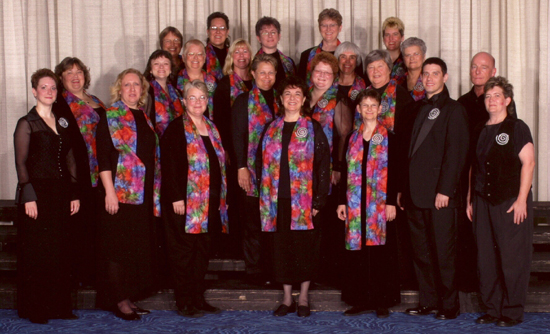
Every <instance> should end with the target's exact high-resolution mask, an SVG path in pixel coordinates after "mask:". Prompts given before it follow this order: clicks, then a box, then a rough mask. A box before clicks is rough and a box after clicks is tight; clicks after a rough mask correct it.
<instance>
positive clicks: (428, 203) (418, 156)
mask: <svg viewBox="0 0 550 334" xmlns="http://www.w3.org/2000/svg"><path fill="white" fill-rule="evenodd" d="M435 109H438V110H439V113H438V115H437V116H436V117H433V116H434V115H435V114H437V112H436V111H435ZM430 115H431V117H430ZM430 118H431V119H430ZM424 123H426V127H427V128H426V129H424V130H423V129H422V127H423V124H424ZM468 137H469V134H468V121H467V116H466V111H465V110H464V107H463V106H462V105H461V104H460V103H458V102H456V101H455V100H453V99H451V98H450V96H449V91H448V90H447V87H446V86H445V87H444V89H443V91H442V92H441V93H439V94H436V95H434V96H432V98H431V99H429V100H425V101H423V105H422V107H421V109H420V112H419V113H418V116H417V117H416V120H415V122H414V126H413V131H412V137H411V144H410V147H409V164H408V173H407V174H408V175H407V176H408V179H407V181H406V183H405V184H406V189H404V203H405V205H406V206H410V205H414V206H416V207H418V208H435V197H436V195H437V194H438V193H441V194H443V195H446V196H449V207H457V206H459V205H460V201H461V198H460V196H459V195H458V194H459V189H458V187H459V180H460V174H461V172H462V170H463V168H464V165H465V162H466V156H467V153H468Z"/></svg>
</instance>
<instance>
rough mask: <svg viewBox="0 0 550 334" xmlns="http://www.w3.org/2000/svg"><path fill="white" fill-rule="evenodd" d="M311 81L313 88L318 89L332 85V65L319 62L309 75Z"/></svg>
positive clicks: (325, 88) (324, 88)
mask: <svg viewBox="0 0 550 334" xmlns="http://www.w3.org/2000/svg"><path fill="white" fill-rule="evenodd" d="M311 82H313V85H314V86H315V88H317V89H319V90H327V89H329V88H330V86H332V83H333V82H334V73H333V72H332V67H331V66H330V65H329V64H326V63H323V62H320V63H319V64H317V66H315V68H314V69H313V73H312V75H311Z"/></svg>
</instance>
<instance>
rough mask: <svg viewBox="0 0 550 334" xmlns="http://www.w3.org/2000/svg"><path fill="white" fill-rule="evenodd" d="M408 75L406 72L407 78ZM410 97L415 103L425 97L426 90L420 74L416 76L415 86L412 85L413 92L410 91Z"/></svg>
mask: <svg viewBox="0 0 550 334" xmlns="http://www.w3.org/2000/svg"><path fill="white" fill-rule="evenodd" d="M408 75H409V73H408V72H407V76H408ZM411 96H412V98H413V99H414V100H415V101H420V100H422V99H423V98H424V97H426V90H425V89H424V85H423V84H422V74H421V75H419V76H418V80H416V84H415V85H414V88H413V90H411Z"/></svg>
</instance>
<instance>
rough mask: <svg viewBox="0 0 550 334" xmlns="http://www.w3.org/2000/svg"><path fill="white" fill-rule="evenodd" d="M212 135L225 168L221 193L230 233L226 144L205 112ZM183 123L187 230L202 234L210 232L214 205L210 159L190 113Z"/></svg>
mask: <svg viewBox="0 0 550 334" xmlns="http://www.w3.org/2000/svg"><path fill="white" fill-rule="evenodd" d="M203 119H204V123H205V124H206V129H207V130H208V137H209V138H210V140H211V141H212V146H214V149H215V150H216V156H217V157H218V161H219V164H220V170H221V172H222V189H221V190H222V191H221V196H220V217H221V221H222V232H223V233H228V224H227V205H226V195H227V180H226V175H225V151H224V149H223V147H222V142H221V139H220V134H219V133H218V130H217V129H216V127H215V126H214V124H213V123H212V122H211V121H210V120H209V119H208V118H207V117H205V116H203ZM183 127H184V129H185V139H186V141H187V160H188V162H189V164H188V166H189V168H188V170H187V201H186V220H185V233H191V234H198V233H205V232H208V209H209V208H208V207H209V205H210V201H209V199H210V161H209V159H208V152H207V151H206V147H205V146H204V142H203V141H202V138H201V136H200V134H199V131H198V130H197V127H196V126H195V123H193V120H191V118H190V117H189V116H187V114H184V116H183Z"/></svg>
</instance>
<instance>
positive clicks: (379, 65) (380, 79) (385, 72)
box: [367, 59, 391, 88]
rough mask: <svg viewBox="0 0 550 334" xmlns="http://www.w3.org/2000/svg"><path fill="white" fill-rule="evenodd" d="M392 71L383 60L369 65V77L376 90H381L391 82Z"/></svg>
mask: <svg viewBox="0 0 550 334" xmlns="http://www.w3.org/2000/svg"><path fill="white" fill-rule="evenodd" d="M390 74H391V71H390V69H389V68H388V64H386V62H385V61H384V60H383V59H379V60H376V61H373V62H372V63H370V64H368V65H367V75H368V77H369V80H370V82H371V83H372V86H373V87H374V88H380V87H382V86H384V85H385V84H387V83H388V82H390Z"/></svg>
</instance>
